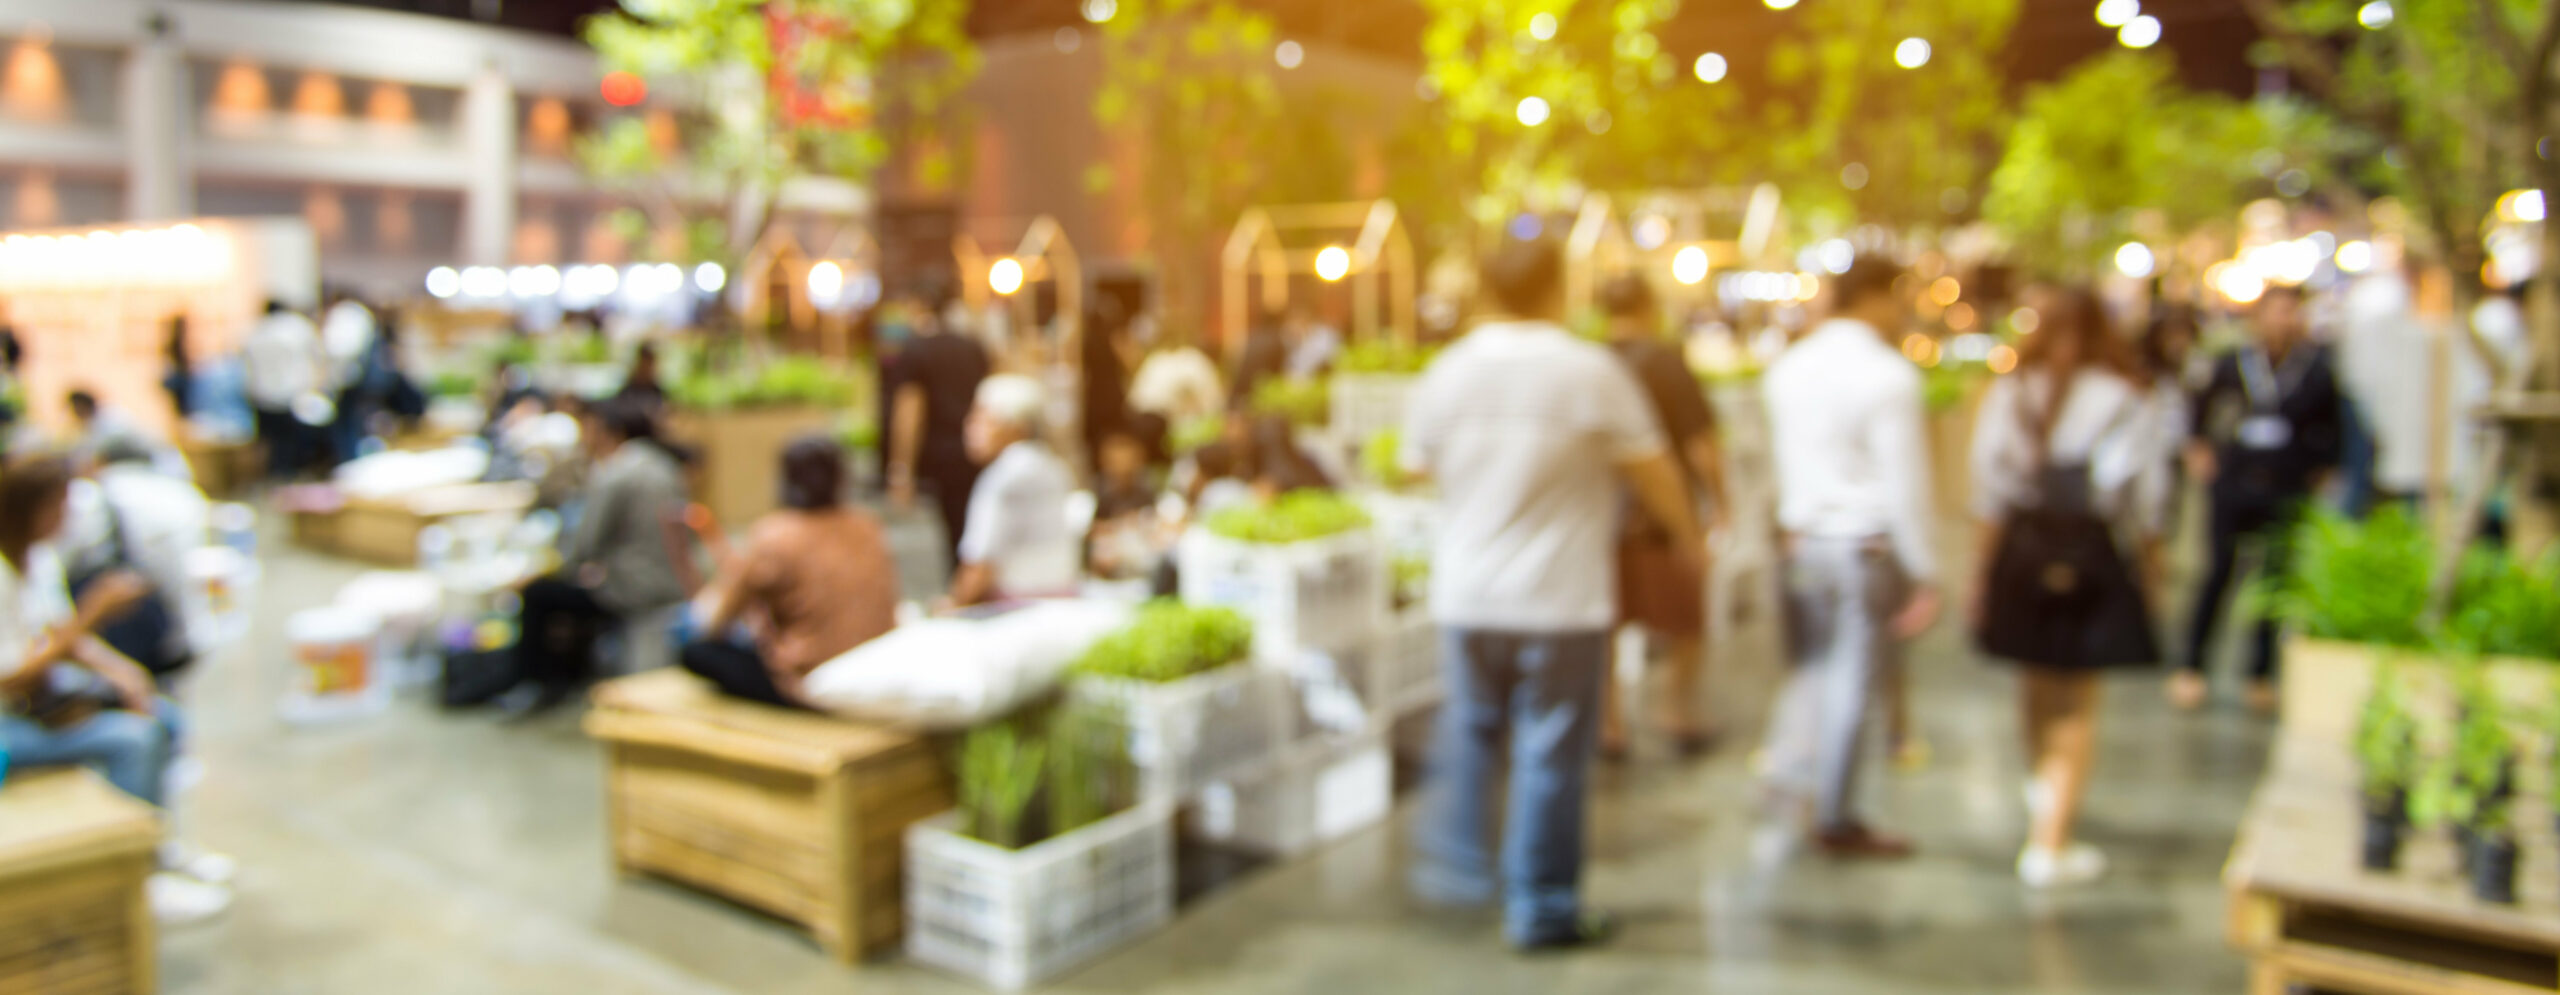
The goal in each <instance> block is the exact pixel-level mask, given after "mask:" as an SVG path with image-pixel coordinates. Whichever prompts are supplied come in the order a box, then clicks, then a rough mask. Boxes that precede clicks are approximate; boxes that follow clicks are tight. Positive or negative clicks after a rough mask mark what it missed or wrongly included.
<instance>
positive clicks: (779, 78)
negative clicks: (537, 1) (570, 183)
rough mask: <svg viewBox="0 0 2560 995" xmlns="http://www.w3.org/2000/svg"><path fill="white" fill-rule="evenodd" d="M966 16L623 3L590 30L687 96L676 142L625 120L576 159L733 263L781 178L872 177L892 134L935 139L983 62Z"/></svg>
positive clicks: (811, 2) (663, 0) (643, 0)
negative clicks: (943, 111) (948, 107)
mask: <svg viewBox="0 0 2560 995" xmlns="http://www.w3.org/2000/svg"><path fill="white" fill-rule="evenodd" d="M967 15H968V5H967V4H965V3H936V2H926V0H622V6H621V9H620V10H617V11H614V12H611V13H607V14H603V15H599V16H596V17H592V18H589V19H587V21H586V22H585V24H584V25H583V27H582V31H583V34H584V36H585V38H586V41H587V43H588V44H589V45H591V46H593V47H594V48H595V50H596V52H597V54H598V56H599V57H600V58H601V60H602V62H603V65H604V68H605V69H607V70H609V71H618V72H628V73H633V74H636V75H638V76H640V77H641V78H642V79H643V80H645V81H647V82H648V83H649V85H650V87H651V88H652V90H653V91H655V92H656V93H657V94H660V95H661V96H658V97H657V98H656V99H657V101H658V103H659V105H660V106H662V107H665V106H681V107H683V108H684V111H683V112H682V113H681V114H680V115H678V117H677V120H678V121H679V122H680V124H679V130H680V133H681V140H671V139H675V138H677V136H673V135H666V134H663V133H659V132H662V131H663V128H664V125H663V124H658V125H653V124H652V123H651V122H650V121H649V120H648V119H647V118H646V117H643V116H637V115H626V116H620V117H616V118H613V119H611V120H609V121H607V122H606V123H605V124H604V126H603V127H602V128H601V129H600V130H599V131H598V132H596V133H595V134H593V135H590V136H587V137H585V138H582V139H581V140H580V142H579V144H578V155H579V159H580V161H581V162H583V163H584V164H585V165H586V167H587V169H588V170H589V171H590V172H591V173H593V174H594V175H595V176H596V177H597V178H598V179H600V180H602V181H604V182H605V183H607V184H610V185H613V186H617V187H620V188H623V189H624V190H626V191H629V192H631V193H633V194H635V195H638V196H639V197H640V198H642V200H643V202H644V203H645V204H647V205H648V210H649V213H650V214H651V215H652V216H653V217H654V219H655V220H656V221H657V222H658V223H659V224H662V225H668V224H673V225H681V226H682V227H683V229H684V230H685V232H686V235H687V240H688V242H689V245H688V248H689V250H690V251H691V252H692V253H694V254H695V255H697V256H699V257H701V258H706V259H717V260H725V261H732V262H734V261H735V260H737V259H738V258H739V257H741V256H743V255H744V254H745V253H746V252H747V250H748V249H749V248H751V247H752V246H753V245H754V244H755V242H756V240H757V239H759V238H761V237H762V236H763V233H764V229H765V227H766V226H767V225H768V224H769V223H770V220H771V218H772V216H773V211H774V206H775V200H776V198H777V197H778V196H779V195H780V193H781V190H782V187H783V185H784V184H785V183H787V182H789V181H790V180H792V179H793V178H795V177H799V176H841V177H849V178H856V179H864V180H867V179H869V178H870V175H871V174H872V172H873V171H874V170H876V169H877V168H879V166H880V165H881V164H882V163H883V162H885V161H886V160H887V159H888V156H889V153H890V149H891V148H892V147H893V145H895V144H903V143H905V142H908V141H913V140H917V139H920V138H923V137H925V136H926V135H927V133H928V132H929V131H930V129H931V127H932V124H933V122H934V120H935V118H936V115H937V114H938V113H939V110H940V108H941V107H942V106H943V104H944V103H945V102H946V101H948V100H949V99H950V98H951V97H952V96H953V95H955V94H957V93H958V92H959V90H960V88H961V87H963V86H965V85H967V82H968V80H969V78H970V76H971V75H972V74H974V73H975V72H976V69H977V63H978V57H977V50H976V48H975V46H974V45H973V44H972V43H971V42H970V41H969V37H968V34H967V32H966V31H965V25H964V23H963V22H964V20H965V18H966V17H967ZM892 83H894V85H891V84H892ZM653 129H656V130H655V131H653ZM924 168H925V169H926V170H927V171H932V170H934V169H948V168H949V164H948V162H947V161H945V162H943V163H940V164H938V165H937V164H932V163H928V164H926V165H925V167H924Z"/></svg>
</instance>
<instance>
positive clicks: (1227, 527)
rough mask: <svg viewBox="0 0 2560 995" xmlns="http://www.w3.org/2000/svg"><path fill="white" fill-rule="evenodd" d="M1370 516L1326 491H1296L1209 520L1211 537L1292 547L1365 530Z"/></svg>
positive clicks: (1347, 499)
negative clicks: (1291, 544)
mask: <svg viewBox="0 0 2560 995" xmlns="http://www.w3.org/2000/svg"><path fill="white" fill-rule="evenodd" d="M1368 524H1369V512H1368V511H1367V510H1365V509H1363V508H1361V507H1360V506H1359V505H1358V504H1355V503H1353V502H1352V501H1351V500H1350V499H1349V498H1345V497H1343V496H1342V495H1340V494H1336V493H1334V492H1332V491H1326V490H1314V489H1308V490H1296V491H1290V492H1289V493H1287V494H1283V495H1280V497H1279V498H1278V499H1277V500H1274V501H1272V502H1270V503H1268V504H1254V505H1244V506H1239V507H1234V508H1228V509H1226V510H1224V511H1220V512H1218V513H1217V514H1214V515H1211V516H1209V522H1208V528H1209V533H1210V534H1211V535H1217V536H1224V537H1226V538H1229V539H1234V540H1237V541H1240V542H1256V543H1275V544H1276V543H1291V542H1304V541H1306V540H1309V539H1321V538H1324V537H1325V536H1329V535H1336V534H1339V533H1343V532H1349V531H1352V530H1354V529H1359V528H1365V527H1367V526H1368Z"/></svg>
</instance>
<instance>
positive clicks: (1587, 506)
mask: <svg viewBox="0 0 2560 995" xmlns="http://www.w3.org/2000/svg"><path fill="white" fill-rule="evenodd" d="M1406 405H1407V407H1406V411H1405V430H1404V432H1405V434H1404V452H1403V462H1404V464H1405V467H1406V468H1407V469H1409V470H1414V471H1419V472H1423V473H1428V474H1430V475H1431V476H1432V477H1434V478H1435V479H1436V480H1437V481H1438V483H1439V487H1440V507H1441V526H1440V534H1439V537H1438V539H1437V540H1436V545H1435V549H1434V552H1433V555H1432V563H1431V616H1432V618H1433V619H1434V620H1435V621H1437V622H1439V623H1440V624H1442V625H1447V626H1454V627H1459V628H1478V629H1493V630H1500V631H1506V632H1542V633H1556V632H1596V631H1602V630H1606V629H1607V628H1609V626H1610V625H1611V623H1612V622H1614V621H1615V618H1616V615H1617V590H1616V571H1615V569H1614V568H1615V560H1614V558H1615V556H1616V552H1617V537H1618V517H1617V513H1618V473H1617V468H1618V466H1619V465H1620V464H1623V463H1629V462H1633V461H1636V460H1640V459H1644V458H1646V457H1650V456H1655V455H1660V454H1661V453H1662V452H1663V451H1664V446H1663V440H1662V429H1661V427H1660V426H1659V425H1657V424H1655V422H1654V417H1653V411H1652V409H1651V408H1649V407H1647V406H1646V401H1645V393H1644V388H1642V387H1640V386H1638V385H1637V384H1636V381H1635V378H1634V377H1633V376H1630V375H1629V374H1628V373H1627V370H1626V367H1625V365H1624V364H1622V363H1620V362H1619V361H1618V358H1617V357H1616V356H1614V355H1611V354H1610V353H1609V351H1608V350H1606V349H1603V348H1601V347H1600V346H1597V345H1594V344H1592V343H1589V342H1584V341H1582V340H1580V339H1576V338H1574V337H1573V336H1572V335H1571V334H1568V333H1567V332H1566V331H1565V330H1564V328H1563V327H1561V326H1559V325H1556V324H1554V323H1552V322H1543V321H1520V322H1493V323H1487V324H1483V325H1479V326H1477V327H1476V329H1475V330H1474V331H1472V332H1469V333H1468V334H1467V336H1466V337H1465V338H1463V339H1460V340H1459V341H1458V343H1457V344H1456V345H1454V346H1451V347H1449V349H1448V350H1447V351H1445V352H1443V353H1441V354H1440V358H1439V359H1437V360H1435V361H1434V362H1433V363H1432V364H1431V367H1430V369H1428V370H1426V371H1424V372H1423V374H1422V379H1421V381H1420V382H1419V383H1417V384H1416V385H1415V387H1414V390H1413V396H1412V398H1411V399H1410V400H1409V401H1407V402H1406Z"/></svg>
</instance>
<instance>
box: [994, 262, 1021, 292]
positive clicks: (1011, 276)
mask: <svg viewBox="0 0 2560 995" xmlns="http://www.w3.org/2000/svg"><path fill="white" fill-rule="evenodd" d="M987 287H988V289H990V290H993V291H995V292H996V293H999V294H1004V295H1006V296H1008V297H1010V296H1012V295H1013V292H1014V291H1017V290H1020V289H1022V263H1021V261H1020V260H1016V259H998V260H996V262H995V265H993V266H989V267H987Z"/></svg>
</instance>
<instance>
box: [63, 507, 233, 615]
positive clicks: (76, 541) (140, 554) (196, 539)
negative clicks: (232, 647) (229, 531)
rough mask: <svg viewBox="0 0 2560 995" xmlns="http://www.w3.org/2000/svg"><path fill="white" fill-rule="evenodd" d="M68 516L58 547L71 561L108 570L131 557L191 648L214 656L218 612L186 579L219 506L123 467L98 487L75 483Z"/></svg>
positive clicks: (195, 586)
mask: <svg viewBox="0 0 2560 995" xmlns="http://www.w3.org/2000/svg"><path fill="white" fill-rule="evenodd" d="M111 509H112V513H113V515H114V517H113V518H110V517H109V514H110V510H111ZM68 510H69V512H70V514H69V517H68V520H67V521H65V522H64V523H63V534H62V538H61V539H60V541H59V542H60V545H61V547H62V549H63V550H64V551H65V553H66V555H67V557H68V558H69V559H70V560H72V561H75V562H78V563H81V564H84V565H88V566H102V565H104V564H107V563H110V562H113V561H115V560H116V559H117V558H118V557H120V556H123V557H129V558H130V560H131V562H130V563H129V564H128V565H129V566H131V567H133V569H134V571H135V572H137V573H140V574H141V575H142V577H143V579H145V580H148V581H150V582H151V586H152V587H154V588H157V589H159V592H160V594H161V595H162V596H163V597H166V598H167V599H168V601H167V604H168V606H169V608H170V609H171V610H172V611H174V612H175V613H176V614H177V616H178V618H179V620H180V622H181V624H182V625H184V626H185V628H186V637H187V645H188V646H189V647H191V648H193V649H194V650H195V651H196V652H198V653H203V652H206V651H208V650H210V649H212V647H213V642H214V640H213V632H212V626H211V623H212V621H213V612H212V609H211V607H210V606H209V605H207V604H205V603H204V597H205V592H204V590H203V589H202V587H201V585H198V584H195V583H192V582H191V580H190V578H189V576H188V574H187V554H188V553H190V552H193V551H195V550H196V549H198V548H200V547H202V546H203V545H204V544H205V537H206V534H207V532H208V531H209V530H210V524H209V523H210V521H211V518H212V514H213V504H212V502H210V501H207V500H206V499H205V496H204V492H203V491H200V490H197V489H196V486H195V485H194V484H191V483H188V482H187V481H184V480H178V479H175V478H172V477H169V476H167V475H165V474H162V473H160V472H158V471H157V470H155V469H153V468H151V467H147V466H140V465H135V464H130V463H119V464H115V465H112V466H107V467H103V468H101V469H100V470H99V471H98V479H97V480H96V481H95V482H94V483H93V482H91V481H87V480H75V481H73V482H72V485H71V499H70V503H69V505H68ZM119 530H120V531H121V532H122V533H123V536H124V545H123V548H122V549H118V548H117V546H116V534H117V532H118V531H119Z"/></svg>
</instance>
